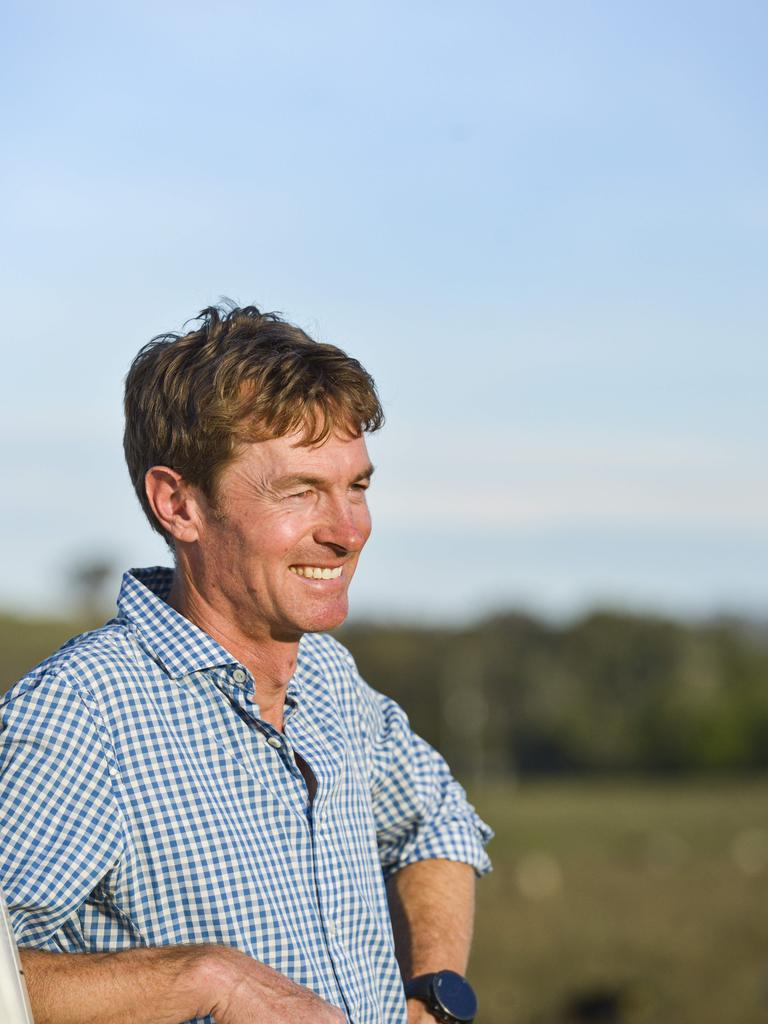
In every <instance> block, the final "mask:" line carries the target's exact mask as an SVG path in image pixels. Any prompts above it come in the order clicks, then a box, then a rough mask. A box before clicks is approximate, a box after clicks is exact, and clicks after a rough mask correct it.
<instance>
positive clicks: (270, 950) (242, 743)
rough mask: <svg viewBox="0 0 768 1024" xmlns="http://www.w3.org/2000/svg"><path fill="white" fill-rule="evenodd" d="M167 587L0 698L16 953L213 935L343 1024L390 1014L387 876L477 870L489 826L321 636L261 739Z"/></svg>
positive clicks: (3, 873)
mask: <svg viewBox="0 0 768 1024" xmlns="http://www.w3.org/2000/svg"><path fill="white" fill-rule="evenodd" d="M170 582H171V572H170V570H168V569H148V570H135V571H134V572H133V573H126V575H125V577H124V578H123V585H122V588H121V591H120V597H119V600H118V616H117V618H115V619H113V620H112V621H111V622H109V623H107V625H105V626H104V627H102V628H101V629H98V630H96V631H95V632H93V633H88V634H86V635H84V636H81V637H77V638H75V639H74V640H71V641H70V642H69V643H68V644H66V645H65V646H64V647H62V648H61V649H60V650H59V651H58V652H57V653H56V654H54V655H53V656H52V657H51V658H49V659H48V660H47V661H46V662H44V663H43V664H42V665H40V666H39V667H38V668H36V669H34V670H33V671H32V672H30V673H29V675H27V676H26V677H25V678H24V679H22V680H21V682H19V683H18V684H17V685H16V686H15V687H14V688H13V689H12V690H10V691H9V692H8V693H7V694H6V695H5V697H4V699H3V701H2V703H1V704H0V711H1V712H2V730H3V731H2V733H0V779H1V781H0V836H1V842H0V886H1V887H2V889H3V891H4V893H5V896H6V899H7V901H8V904H9V907H10V911H11V916H12V921H13V926H14V929H15V932H16V936H17V939H18V941H19V944H20V945H22V946H34V947H37V948H39V949H46V950H53V951H62V952H73V953H82V952H104V951H115V950H123V949H128V948H132V947H138V946H161V945H168V944H172V943H201V942H216V943H225V944H228V945H231V946H236V947H238V948H239V949H241V950H243V951H244V952H246V953H249V954H250V955H251V956H253V957H255V958H256V959H257V960H260V961H262V962H263V963H266V964H269V965H270V966H272V967H274V968H275V969H276V970H278V971H280V972H281V973H282V974H285V975H287V976H288V977H289V978H292V979H293V980H294V981H296V982H298V983H299V984H301V985H306V986H308V987H309V988H311V989H313V990H314V991H315V992H317V993H318V994H319V995H320V996H322V998H323V999H326V1000H327V1001H328V1002H330V1003H333V1004H335V1005H336V1006H339V1007H341V1008H342V1009H343V1010H344V1011H345V1012H346V1014H347V1017H348V1019H349V1021H351V1022H354V1024H400V1022H405V1020H406V1010H405V1002H404V997H403V989H402V983H401V979H400V974H399V971H398V967H397V963H396V961H395V956H394V949H393V939H392V930H391V925H390V920H389V914H388V911H387V902H386V894H385V887H384V881H385V878H386V877H387V876H388V875H390V874H391V873H393V872H395V871H397V870H398V869H399V868H402V867H403V866H404V865H406V864H410V863H412V862H414V861H419V860H427V859H430V858H433V857H441V858H446V859H448V860H455V861H464V862H466V863H468V864H472V865H474V867H475V869H476V870H477V872H478V873H482V872H484V871H486V870H488V868H489V866H490V865H489V861H488V858H487V856H486V854H485V851H484V849H483V846H484V843H485V842H486V841H487V840H488V838H489V837H490V830H489V829H488V828H487V826H486V825H484V824H483V822H481V821H480V820H479V818H478V817H477V816H476V814H475V813H474V811H473V809H472V808H471V806H469V805H468V803H467V801H466V798H465V795H464V793H463V791H462V789H461V787H460V786H459V785H458V784H457V783H456V782H455V781H454V780H453V779H452V777H451V775H450V773H449V771H448V768H447V766H446V764H445V762H444V761H443V760H442V758H441V757H440V756H439V754H437V753H436V751H434V750H433V749H432V748H431V747H430V746H429V745H428V744H427V743H425V742H424V741H423V740H421V739H419V738H418V737H417V736H415V735H414V733H412V732H411V730H410V728H409V726H408V720H407V718H406V716H405V714H404V713H403V711H402V710H401V709H400V708H399V707H398V706H397V705H396V704H395V703H393V702H392V701H391V700H389V699H388V698H386V697H384V696H382V695H381V694H378V693H376V692H375V691H374V690H372V689H371V688H370V687H368V686H367V685H366V684H365V683H364V682H363V681H362V680H361V678H360V676H359V675H358V673H357V670H356V668H355V664H354V661H353V660H352V658H351V656H350V655H349V653H348V652H347V651H346V650H345V649H344V648H343V647H342V646H341V645H340V644H338V643H337V642H336V641H334V640H333V639H331V638H330V637H328V636H323V635H311V634H308V635H306V636H304V637H303V638H302V640H301V643H300V646H299V657H298V663H297V668H296V672H295V674H294V676H293V678H292V679H291V681H290V683H289V686H288V690H287V695H286V706H285V727H284V733H282V734H281V733H278V732H277V731H276V730H275V729H273V728H272V727H271V726H270V725H269V724H268V723H266V722H264V721H262V720H261V719H260V718H259V709H258V706H257V705H256V704H255V703H254V702H253V700H252V699H251V695H252V693H253V679H252V677H251V675H250V673H249V672H248V670H247V669H246V668H245V667H244V666H243V665H240V664H238V663H237V662H236V661H235V660H234V659H233V658H232V656H231V655H230V654H228V653H227V651H226V650H224V648H222V647H221V646H219V644H217V643H216V642H215V641H214V640H213V639H212V638H211V637H210V636H208V635H207V634H205V633H203V632H202V631H201V630H200V629H198V628H197V627H196V626H194V625H193V624H192V623H191V622H189V621H188V620H187V619H185V618H184V617H183V616H181V615H180V614H178V613H177V612H176V611H174V610H173V609H172V608H171V607H170V606H169V605H168V604H167V603H166V602H165V600H164V598H165V597H166V596H167V593H168V590H169V587H170ZM294 751H297V752H298V753H299V754H300V755H301V757H302V758H304V759H305V760H306V762H307V763H308V764H309V765H310V767H311V768H312V771H313V772H314V774H315V776H316V779H317V792H316V794H315V798H314V801H312V802H310V800H309V796H308V792H307V787H306V784H305V782H304V778H303V776H302V775H301V773H300V771H299V770H298V768H297V766H296V761H295V758H294Z"/></svg>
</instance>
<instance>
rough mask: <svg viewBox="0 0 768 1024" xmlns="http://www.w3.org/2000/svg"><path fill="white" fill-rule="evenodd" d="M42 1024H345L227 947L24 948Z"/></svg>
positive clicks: (23, 959)
mask: <svg viewBox="0 0 768 1024" xmlns="http://www.w3.org/2000/svg"><path fill="white" fill-rule="evenodd" d="M19 953H20V956H21V962H22V965H23V968H24V974H25V977H26V980H27V987H28V990H29V998H30V1002H31V1004H32V1011H33V1013H34V1017H35V1022H36V1024H180V1022H181V1021H189V1020H192V1019H193V1018H198V1017H205V1016H207V1015H209V1014H215V1018H216V1022H217V1024H245V1022H246V1021H248V1022H252V1024H310V1022H311V1024H343V1022H344V1021H345V1020H346V1017H345V1015H344V1013H342V1011H341V1010H339V1009H338V1008H336V1007H333V1006H330V1005H329V1004H328V1003H326V1002H325V1001H324V1000H322V999H321V998H320V997H319V996H317V995H315V993H314V992H310V990H309V989H306V988H303V987H302V986H301V985H297V984H295V983H294V982H292V981H291V980H290V979H288V978H286V977H284V976H283V975H282V974H278V972H277V971H273V970H272V968H271V967H267V966H266V965H265V964H261V963H258V962H257V961H256V960H253V959H252V958H251V957H249V956H246V954H245V953H241V952H240V951H239V950H236V949H232V948H230V947H228V946H212V945H201V946H166V947H161V948H156V949H133V950H128V951H126V952H124V953H82V954H71V953H44V952H41V951H40V950H34V949H21V950H19Z"/></svg>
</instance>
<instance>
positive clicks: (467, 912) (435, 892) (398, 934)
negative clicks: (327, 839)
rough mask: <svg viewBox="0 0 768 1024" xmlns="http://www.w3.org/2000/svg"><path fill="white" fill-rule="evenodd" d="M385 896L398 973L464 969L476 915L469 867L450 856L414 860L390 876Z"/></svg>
mask: <svg viewBox="0 0 768 1024" xmlns="http://www.w3.org/2000/svg"><path fill="white" fill-rule="evenodd" d="M387 897H388V899H389V910H390V915H391V917H392V928H393V931H394V936H395V953H396V956H397V962H398V964H399V965H400V972H401V974H402V975H403V978H404V979H405V980H408V979H410V978H413V977H415V976H416V975H419V974H426V973H428V972H431V971H440V970H451V971H457V972H458V973H459V974H464V972H465V971H466V969H467V962H468V960H469V950H470V946H471V944H472V928H473V924H474V916H475V872H474V869H473V868H472V867H471V866H470V865H469V864H459V863H456V862H454V861H449V860H424V861H418V862H417V863H415V864H409V865H407V866H406V867H404V868H402V869H401V870H400V871H398V872H397V873H396V874H394V875H392V876H391V877H390V879H389V881H388V883H387Z"/></svg>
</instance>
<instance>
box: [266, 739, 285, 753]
mask: <svg viewBox="0 0 768 1024" xmlns="http://www.w3.org/2000/svg"><path fill="white" fill-rule="evenodd" d="M267 743H268V744H269V745H270V747H274V748H275V750H279V749H280V747H282V745H283V744H282V743H281V741H280V740H279V739H278V738H277V736H270V737H269V738H268V739H267Z"/></svg>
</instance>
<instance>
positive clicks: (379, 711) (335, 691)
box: [300, 633, 405, 738]
mask: <svg viewBox="0 0 768 1024" xmlns="http://www.w3.org/2000/svg"><path fill="white" fill-rule="evenodd" d="M300 665H301V668H302V677H303V683H304V685H305V686H308V687H309V689H310V690H311V692H312V696H313V697H314V698H315V699H318V698H320V699H324V700H329V701H331V702H332V703H333V705H334V707H335V708H336V709H337V711H338V712H339V713H340V714H341V716H342V717H343V718H344V719H346V721H347V723H348V725H349V727H350V728H351V729H352V731H353V732H354V733H356V734H359V735H360V736H361V737H363V738H365V737H370V736H371V735H375V734H377V733H378V732H380V731H381V729H382V727H383V726H384V724H385V718H386V717H387V715H388V714H389V713H390V712H391V711H392V710H395V711H397V712H399V713H400V714H401V715H403V717H405V716H404V713H403V712H402V711H401V709H400V708H399V707H398V706H397V705H396V704H395V703H394V701H392V700H390V698H388V697H385V696H384V695H383V694H381V693H379V692H378V691H377V690H374V689H373V687H371V686H369V685H368V683H367V682H366V681H365V680H364V679H363V678H362V677H361V675H360V673H359V671H358V669H357V665H356V663H355V659H354V657H353V656H352V654H351V653H350V651H349V650H347V648H346V647H345V646H344V645H343V644H341V643H339V641H338V640H336V639H334V638H333V637H332V636H329V635H328V634H327V633H308V634H305V636H304V637H302V641H301V651H300ZM321 695H322V696H321Z"/></svg>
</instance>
